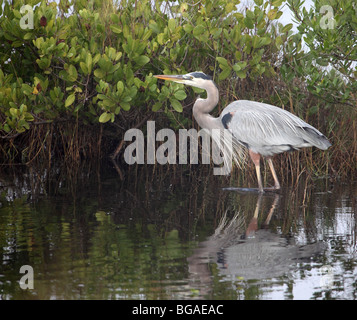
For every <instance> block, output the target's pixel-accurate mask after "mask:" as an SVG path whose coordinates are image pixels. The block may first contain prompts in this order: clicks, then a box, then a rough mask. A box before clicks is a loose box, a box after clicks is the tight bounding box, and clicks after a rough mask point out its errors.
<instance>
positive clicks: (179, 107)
mask: <svg viewBox="0 0 357 320" xmlns="http://www.w3.org/2000/svg"><path fill="white" fill-rule="evenodd" d="M170 103H171V106H172V107H173V108H174V109H175V111H177V112H182V111H183V108H182V105H181V103H180V102H179V101H178V100H176V99H173V98H171V99H170Z"/></svg>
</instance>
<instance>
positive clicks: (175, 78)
mask: <svg viewBox="0 0 357 320" xmlns="http://www.w3.org/2000/svg"><path fill="white" fill-rule="evenodd" d="M154 77H155V78H158V79H162V80H168V81H175V82H181V81H184V80H185V79H184V77H183V76H180V75H175V76H170V75H157V76H154Z"/></svg>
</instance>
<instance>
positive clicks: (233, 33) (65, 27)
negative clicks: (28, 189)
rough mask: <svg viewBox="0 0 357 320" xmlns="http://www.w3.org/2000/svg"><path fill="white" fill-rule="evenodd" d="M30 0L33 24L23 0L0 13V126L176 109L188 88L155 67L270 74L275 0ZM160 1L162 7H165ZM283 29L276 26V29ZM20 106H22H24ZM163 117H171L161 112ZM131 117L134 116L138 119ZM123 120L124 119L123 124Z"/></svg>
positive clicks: (8, 128) (12, 128) (6, 131)
mask: <svg viewBox="0 0 357 320" xmlns="http://www.w3.org/2000/svg"><path fill="white" fill-rule="evenodd" d="M73 3H74V6H73V7H71V2H70V1H60V2H59V3H58V4H57V3H56V2H52V3H49V4H47V2H46V1H31V3H30V5H35V4H37V6H36V7H34V10H33V13H34V15H33V17H34V28H33V29H22V28H21V26H20V20H21V18H22V17H23V14H22V13H20V11H21V6H22V1H15V2H14V5H13V6H10V5H9V4H8V2H5V4H4V10H3V14H2V15H1V17H0V26H1V28H0V42H1V43H3V45H2V46H1V47H0V54H1V56H0V66H1V69H0V112H1V113H0V132H1V133H2V135H3V136H11V135H12V134H17V133H21V132H23V131H25V130H27V129H29V128H30V127H31V125H36V123H38V122H41V123H42V122H43V121H57V120H60V119H61V120H63V119H64V120H66V119H67V120H70V119H71V118H76V119H79V120H80V121H81V122H83V123H93V124H95V123H98V122H101V123H105V122H108V121H111V122H115V121H119V122H120V121H122V118H120V117H119V118H118V115H119V114H120V113H124V114H125V113H128V115H130V116H131V118H132V119H134V118H138V117H139V116H142V115H143V114H144V113H147V112H150V111H154V112H164V113H165V114H169V113H171V112H182V111H183V108H182V101H183V100H185V99H186V98H187V95H186V93H185V91H184V89H183V88H182V86H179V85H172V84H166V83H164V84H160V88H158V87H157V79H155V78H153V77H152V75H153V74H157V73H168V74H169V73H186V72H189V71H196V70H197V71H198V70H203V71H205V72H207V73H213V74H216V73H217V74H219V76H218V77H217V78H216V80H217V81H221V80H224V79H226V78H228V77H231V76H237V77H239V78H242V79H243V78H246V77H247V75H249V77H251V78H254V77H258V76H261V75H267V76H271V75H273V74H274V70H273V68H272V66H271V64H270V62H269V59H268V58H269V54H270V52H274V51H277V50H278V49H279V45H277V44H276V43H275V42H272V40H271V38H272V33H271V30H270V29H269V26H270V23H271V21H273V20H276V19H277V18H278V17H279V16H280V15H281V12H280V11H279V10H278V6H279V5H280V4H281V1H274V2H273V3H272V5H270V6H268V5H267V3H265V4H263V3H262V1H257V5H256V6H255V7H254V8H253V9H252V10H247V11H246V13H245V15H244V14H242V13H240V12H237V10H236V5H237V4H238V3H239V1H238V0H220V1H218V2H217V1H208V0H205V1H201V2H200V3H197V4H196V5H191V4H190V5H189V4H188V3H187V2H185V1H178V2H177V3H176V4H174V5H173V4H171V3H170V2H165V1H156V2H155V6H154V7H153V5H152V3H151V2H150V1H149V0H146V1H140V2H138V1H134V0H128V1H125V2H121V3H120V4H118V5H117V6H114V4H113V2H111V1H109V0H107V1H99V0H95V1H89V2H87V1H83V0H81V1H75V2H73ZM164 8H165V9H164ZM283 36H284V35H281V37H283ZM24 110H25V111H24ZM169 119H170V117H169ZM138 120H139V119H138ZM122 127H124V128H125V127H126V125H125V124H123V125H122Z"/></svg>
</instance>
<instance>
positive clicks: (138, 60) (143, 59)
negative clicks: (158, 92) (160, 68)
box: [134, 56, 150, 67]
mask: <svg viewBox="0 0 357 320" xmlns="http://www.w3.org/2000/svg"><path fill="white" fill-rule="evenodd" d="M134 61H135V63H136V64H137V65H139V66H140V67H142V66H144V65H145V64H147V63H148V62H149V61H150V58H149V57H147V56H139V57H137V58H134Z"/></svg>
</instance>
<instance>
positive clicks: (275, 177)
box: [268, 158, 280, 190]
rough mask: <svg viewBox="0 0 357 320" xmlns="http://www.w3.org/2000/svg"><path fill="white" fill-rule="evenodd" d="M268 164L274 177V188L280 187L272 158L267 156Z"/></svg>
mask: <svg viewBox="0 0 357 320" xmlns="http://www.w3.org/2000/svg"><path fill="white" fill-rule="evenodd" d="M268 164H269V168H270V171H271V173H272V175H273V178H274V184H275V186H274V188H275V189H277V190H279V189H280V183H279V180H278V176H277V174H276V172H275V169H274V165H273V160H272V159H271V158H268Z"/></svg>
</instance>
